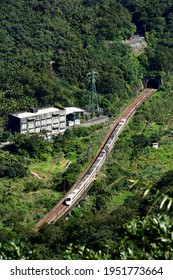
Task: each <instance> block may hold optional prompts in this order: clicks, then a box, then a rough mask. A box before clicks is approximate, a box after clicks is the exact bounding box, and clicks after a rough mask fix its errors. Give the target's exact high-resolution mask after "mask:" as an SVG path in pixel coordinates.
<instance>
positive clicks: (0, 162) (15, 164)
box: [0, 153, 28, 178]
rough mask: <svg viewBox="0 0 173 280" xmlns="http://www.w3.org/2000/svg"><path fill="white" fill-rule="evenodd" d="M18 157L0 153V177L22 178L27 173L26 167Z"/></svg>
mask: <svg viewBox="0 0 173 280" xmlns="http://www.w3.org/2000/svg"><path fill="white" fill-rule="evenodd" d="M20 160H21V159H20V157H15V156H12V155H10V154H8V153H0V178H3V177H8V178H15V177H18V178H22V177H24V176H26V175H27V174H28V168H27V166H26V164H25V165H24V164H23V163H21V161H20Z"/></svg>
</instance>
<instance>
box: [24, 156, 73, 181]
mask: <svg viewBox="0 0 173 280" xmlns="http://www.w3.org/2000/svg"><path fill="white" fill-rule="evenodd" d="M67 163H68V160H67V159H65V158H62V159H61V161H60V162H56V160H53V159H52V160H50V161H41V162H37V163H33V164H31V165H30V166H29V170H30V172H35V173H37V174H38V175H39V176H40V177H41V178H42V179H44V180H51V179H52V177H53V176H54V175H55V174H56V173H58V172H64V171H65V166H66V164H67Z"/></svg>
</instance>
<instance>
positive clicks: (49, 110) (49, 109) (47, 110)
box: [12, 107, 61, 118]
mask: <svg viewBox="0 0 173 280" xmlns="http://www.w3.org/2000/svg"><path fill="white" fill-rule="evenodd" d="M59 111H61V109H59V108H57V107H46V108H41V109H37V111H36V112H18V113H15V114H12V116H15V117H18V118H28V117H32V116H37V115H42V114H47V113H55V112H59Z"/></svg>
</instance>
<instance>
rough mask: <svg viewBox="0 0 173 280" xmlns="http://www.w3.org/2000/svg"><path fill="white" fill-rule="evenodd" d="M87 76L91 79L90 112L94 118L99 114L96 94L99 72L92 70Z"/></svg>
mask: <svg viewBox="0 0 173 280" xmlns="http://www.w3.org/2000/svg"><path fill="white" fill-rule="evenodd" d="M87 76H88V78H89V90H90V96H89V112H90V114H91V116H92V117H93V116H94V114H95V113H99V103H98V96H97V93H96V77H97V76H98V72H96V71H94V70H91V72H89V73H88V74H87Z"/></svg>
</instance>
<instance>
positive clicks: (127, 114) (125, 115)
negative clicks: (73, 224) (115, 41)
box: [34, 88, 156, 230]
mask: <svg viewBox="0 0 173 280" xmlns="http://www.w3.org/2000/svg"><path fill="white" fill-rule="evenodd" d="M155 91H156V89H151V88H147V89H145V90H143V91H142V92H141V94H139V95H138V96H137V97H136V98H135V99H134V100H133V101H132V103H131V104H130V105H128V106H127V107H126V109H125V110H124V111H123V112H122V113H121V114H120V115H119V117H118V118H117V119H116V120H115V121H114V122H113V124H112V126H111V127H110V129H109V131H108V133H107V134H106V136H105V137H104V139H103V141H102V143H101V145H100V147H99V149H98V151H97V153H96V154H95V156H94V158H93V160H92V161H91V163H90V164H89V166H88V167H87V168H86V170H85V171H84V172H83V174H82V175H81V176H80V178H79V179H78V180H77V182H76V183H75V184H74V185H73V186H72V188H71V189H70V190H69V191H68V192H67V193H66V195H65V196H64V197H63V198H62V199H61V200H60V201H59V202H58V203H57V204H56V205H55V206H54V207H53V208H52V209H51V210H50V211H49V212H48V213H47V214H46V215H45V216H44V217H43V218H42V219H41V220H40V221H39V222H38V223H37V224H36V226H35V228H34V230H38V229H39V228H40V227H41V226H42V225H43V224H45V223H54V222H56V221H57V220H58V219H59V218H61V217H64V216H66V215H67V214H68V213H69V212H70V211H71V209H72V208H73V207H74V206H76V204H78V202H79V201H80V200H81V198H82V197H83V196H84V194H85V193H87V192H88V190H89V189H90V187H91V183H92V182H93V178H92V180H91V181H90V182H87V183H88V186H87V187H86V188H85V187H84V189H83V190H82V191H81V192H80V194H79V195H78V196H77V197H76V198H75V199H74V201H73V204H72V205H70V206H67V205H65V204H64V200H65V199H66V198H67V197H68V195H69V194H70V193H71V192H72V191H73V190H74V189H75V188H76V186H77V185H78V184H79V183H80V182H81V180H82V179H83V178H84V176H85V175H87V173H88V171H89V169H90V168H91V166H92V165H93V164H94V162H95V161H96V160H97V157H98V155H99V154H100V152H101V150H102V149H103V148H104V146H105V145H106V143H107V142H108V140H109V139H110V137H111V135H112V133H113V131H114V129H115V128H116V126H117V125H118V124H119V122H120V121H121V120H122V119H126V124H127V123H128V121H129V120H130V119H131V117H132V116H133V115H134V114H135V112H136V110H137V109H138V107H139V106H140V105H141V104H142V103H143V102H144V101H145V100H146V99H147V98H148V97H149V96H150V95H151V94H153V93H154V92H155ZM120 132H121V131H120ZM118 136H119V134H118ZM118 136H117V139H118ZM117 139H116V141H117ZM116 141H115V142H116ZM114 144H115V143H114ZM114 144H113V145H114ZM111 149H112V147H111Z"/></svg>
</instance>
